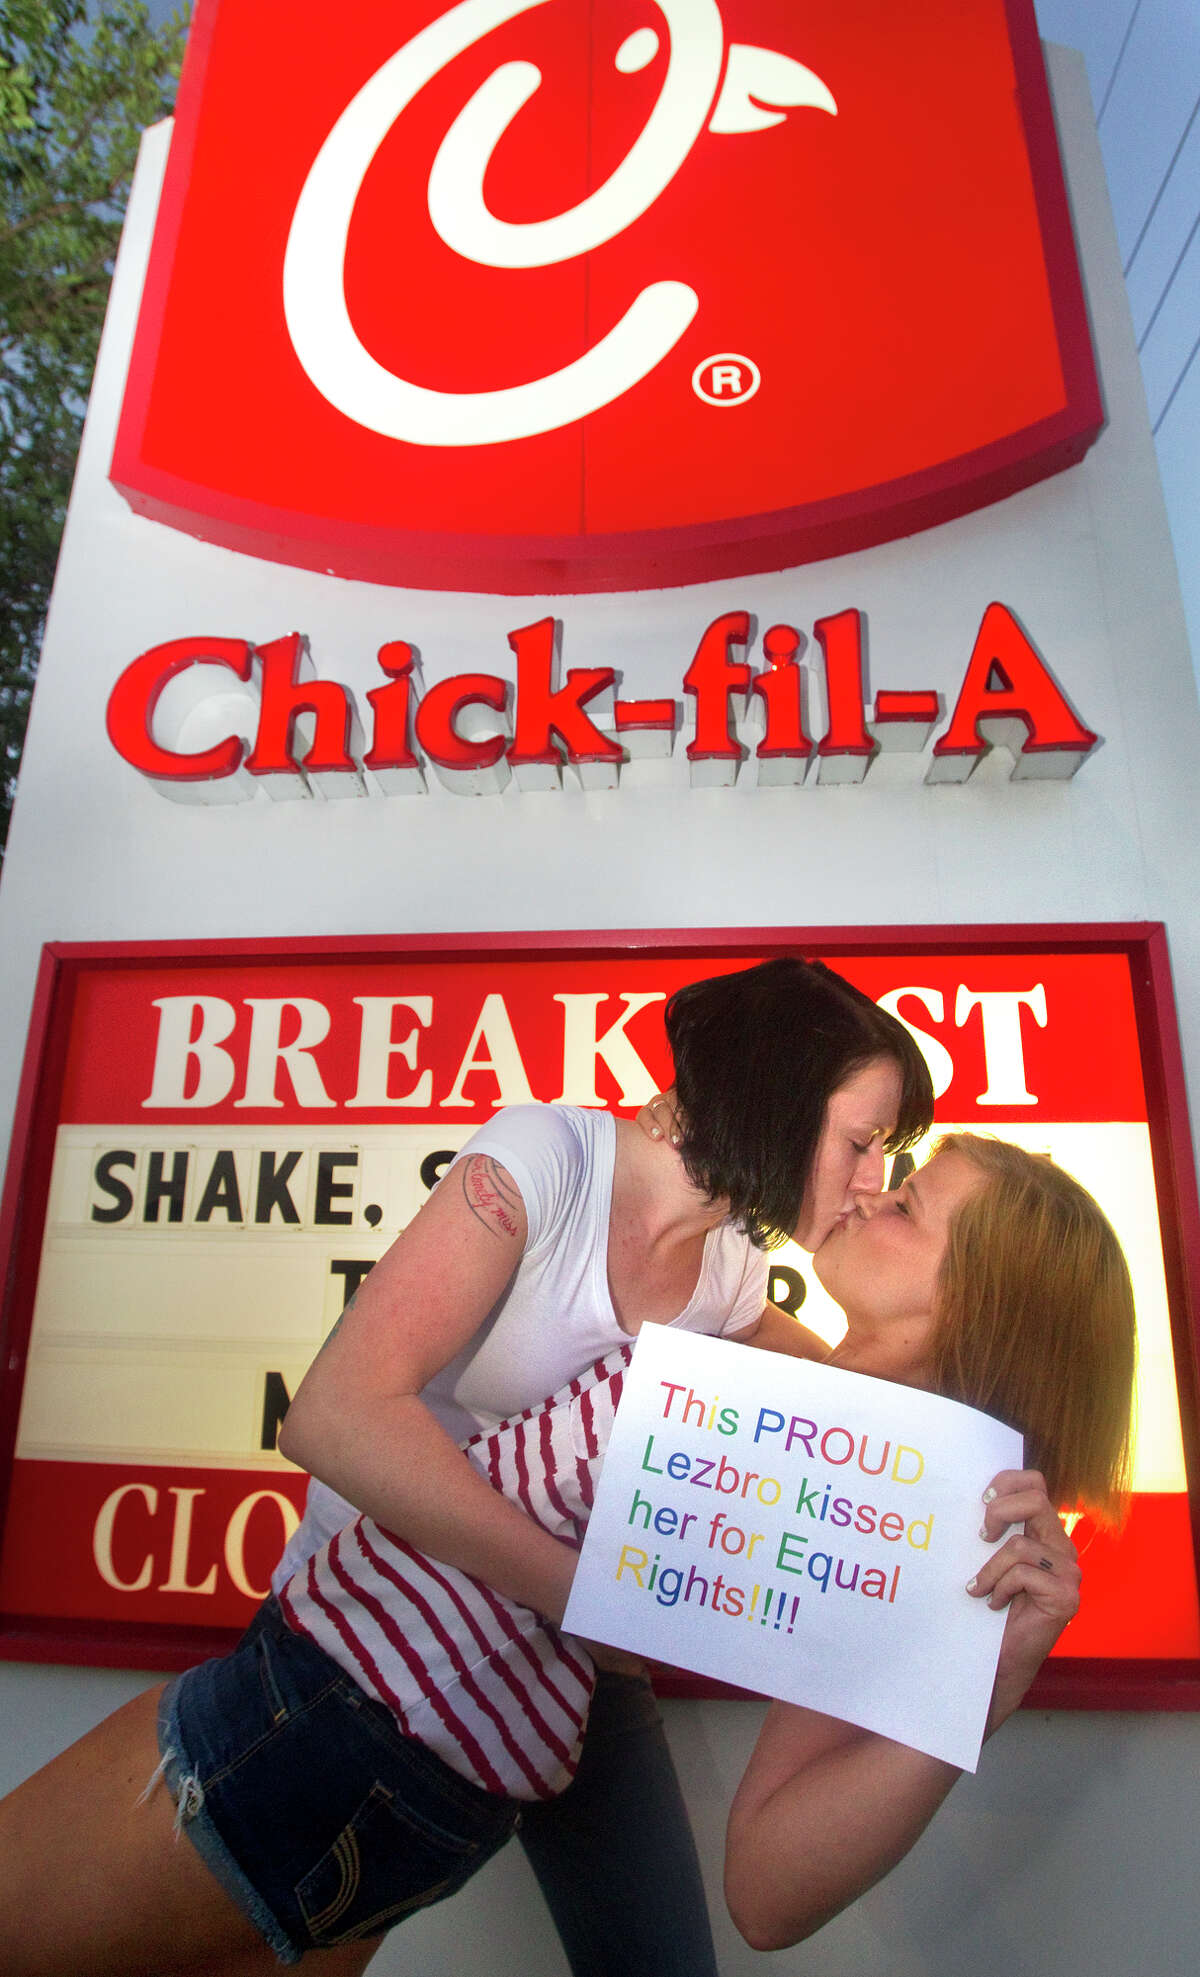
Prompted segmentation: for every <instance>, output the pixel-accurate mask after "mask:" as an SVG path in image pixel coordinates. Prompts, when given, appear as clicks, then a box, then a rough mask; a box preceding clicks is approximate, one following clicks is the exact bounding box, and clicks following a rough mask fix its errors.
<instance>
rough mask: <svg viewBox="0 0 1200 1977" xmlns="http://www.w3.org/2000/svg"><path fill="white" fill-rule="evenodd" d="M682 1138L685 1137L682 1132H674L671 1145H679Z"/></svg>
mask: <svg viewBox="0 0 1200 1977" xmlns="http://www.w3.org/2000/svg"><path fill="white" fill-rule="evenodd" d="M682 1139H683V1134H682V1133H672V1134H671V1145H672V1146H678V1145H679V1143H680V1141H681V1140H682Z"/></svg>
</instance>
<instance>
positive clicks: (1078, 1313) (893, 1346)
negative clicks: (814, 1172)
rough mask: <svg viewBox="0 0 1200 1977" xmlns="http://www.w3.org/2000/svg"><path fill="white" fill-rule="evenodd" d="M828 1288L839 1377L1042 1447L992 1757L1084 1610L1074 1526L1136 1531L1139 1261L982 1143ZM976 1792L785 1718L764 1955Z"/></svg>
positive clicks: (989, 1527) (1024, 1501)
mask: <svg viewBox="0 0 1200 1977" xmlns="http://www.w3.org/2000/svg"><path fill="white" fill-rule="evenodd" d="M815 1266H816V1271H817V1275H818V1276H819V1278H820V1279H821V1282H822V1283H823V1284H824V1285H825V1287H826V1289H827V1290H828V1291H829V1292H830V1293H831V1295H832V1296H833V1297H834V1298H835V1299H836V1300H837V1302H838V1303H840V1304H841V1305H842V1307H843V1309H844V1310H845V1312H846V1316H847V1331H846V1336H845V1338H844V1339H843V1340H842V1342H841V1343H840V1345H839V1346H838V1347H837V1348H836V1350H835V1351H834V1353H833V1355H832V1359H833V1363H835V1364H837V1365H840V1366H844V1367H848V1368H851V1369H855V1370H858V1371H861V1372H868V1373H875V1374H882V1375H883V1376H884V1377H885V1378H889V1379H894V1380H899V1381H902V1382H903V1383H905V1384H906V1385H911V1386H920V1387H924V1388H927V1389H928V1390H929V1391H931V1392H935V1393H940V1394H945V1395H946V1396H947V1397H948V1398H950V1399H954V1400H961V1401H964V1402H966V1403H967V1404H968V1405H970V1406H972V1407H978V1408H981V1409H983V1410H984V1411H985V1412H987V1413H989V1414H991V1415H993V1416H995V1417H996V1418H998V1419H1000V1420H1002V1421H1004V1422H1006V1423H1007V1424H1008V1425H1009V1426H1010V1427H1014V1428H1017V1429H1018V1430H1019V1431H1020V1433H1021V1434H1022V1435H1023V1436H1024V1438H1025V1461H1026V1464H1027V1468H1026V1469H1025V1470H1023V1471H1019V1472H1017V1471H1009V1472H1005V1473H1004V1474H1002V1475H1000V1476H997V1477H995V1478H994V1479H993V1481H992V1484H991V1485H990V1486H989V1488H988V1489H987V1490H986V1491H985V1493H984V1511H983V1528H982V1532H981V1536H982V1537H983V1538H984V1539H985V1541H986V1542H987V1543H989V1544H990V1545H992V1546H994V1547H995V1549H994V1550H993V1551H992V1553H991V1555H990V1556H989V1557H988V1559H987V1560H986V1562H985V1564H984V1565H983V1566H982V1568H981V1569H980V1571H979V1572H978V1573H977V1574H976V1575H975V1577H974V1578H973V1579H972V1580H971V1582H970V1584H969V1586H968V1587H967V1591H968V1593H969V1594H970V1595H971V1596H972V1597H973V1598H976V1599H986V1600H987V1601H988V1603H989V1605H991V1606H992V1607H995V1608H1007V1610H1008V1620H1007V1624H1006V1626H1005V1631H1004V1639H1003V1644H1002V1647H1001V1652H1000V1661H999V1667H998V1670H997V1675H996V1682H995V1687H994V1689H993V1694H992V1703H991V1709H990V1712H989V1716H988V1729H987V1734H988V1735H989V1736H991V1735H992V1734H993V1732H994V1731H995V1730H997V1729H998V1728H999V1727H1000V1725H1001V1724H1002V1723H1003V1722H1004V1721H1005V1720H1006V1719H1007V1718H1008V1717H1009V1716H1010V1715H1011V1714H1012V1712H1013V1711H1014V1710H1015V1709H1016V1708H1017V1706H1018V1704H1019V1703H1020V1701H1021V1699H1022V1697H1023V1696H1024V1695H1025V1693H1026V1691H1027V1689H1028V1687H1029V1684H1030V1683H1031V1682H1032V1680H1033V1678H1034V1676H1035V1675H1036V1673H1037V1671H1038V1669H1039V1668H1040V1667H1041V1664H1042V1662H1043V1661H1044V1659H1045V1657H1046V1655H1047V1654H1048V1653H1049V1652H1050V1649H1051V1648H1052V1647H1053V1645H1054V1643H1055V1641H1056V1640H1057V1639H1058V1637H1059V1635H1060V1634H1061V1632H1062V1630H1063V1628H1064V1627H1065V1626H1066V1625H1067V1623H1068V1621H1069V1620H1070V1619H1071V1618H1072V1617H1073V1615H1074V1614H1075V1612H1076V1610H1077V1607H1078V1603H1079V1585H1080V1572H1079V1565H1078V1561H1077V1559H1076V1556H1075V1550H1074V1547H1073V1545H1072V1544H1071V1541H1070V1539H1069V1538H1068V1537H1067V1535H1066V1532H1065V1530H1064V1528H1063V1524H1062V1521H1061V1518H1060V1515H1059V1512H1060V1511H1073V1510H1087V1511H1089V1512H1090V1513H1091V1514H1092V1515H1093V1516H1094V1517H1096V1518H1097V1519H1098V1520H1099V1521H1100V1522H1102V1523H1108V1524H1117V1523H1119V1522H1120V1519H1121V1516H1122V1514H1123V1508H1124V1501H1125V1492H1126V1489H1127V1486H1128V1465H1129V1432H1130V1411H1131V1398H1132V1390H1133V1376H1134V1362H1135V1330H1134V1310H1133V1293H1132V1289H1131V1286H1130V1281H1129V1272H1128V1269H1127V1267H1126V1263H1125V1258H1124V1256H1123V1254H1122V1252H1121V1247H1120V1244H1119V1243H1118V1241H1117V1238H1116V1236H1115V1234H1114V1232H1113V1230H1112V1227H1111V1226H1110V1224H1109V1222H1108V1221H1107V1220H1106V1218H1105V1216H1104V1215H1103V1213H1102V1212H1101V1210H1100V1209H1099V1207H1098V1206H1097V1204H1096V1202H1095V1201H1094V1200H1093V1199H1092V1197H1091V1195H1089V1194H1088V1193H1087V1191H1086V1189H1084V1188H1083V1187H1081V1186H1080V1184H1079V1182H1078V1181H1076V1180H1074V1179H1073V1178H1072V1177H1071V1176H1070V1175H1069V1174H1067V1173H1065V1172H1064V1171H1063V1170H1062V1169H1061V1168H1059V1167H1056V1166H1055V1165H1054V1163H1053V1162H1052V1161H1050V1160H1049V1159H1047V1158H1046V1157H1045V1156H1044V1155H1036V1154H1031V1153H1027V1152H1025V1151H1023V1150H1022V1149H1021V1148H1020V1147H1016V1146H1012V1145H1009V1144H1007V1143H1006V1142H1004V1141H999V1140H989V1139H983V1138H979V1137H977V1136H975V1135H972V1134H966V1133H960V1134H950V1135H947V1136H946V1137H945V1138H943V1139H942V1140H941V1141H940V1142H939V1143H938V1146H937V1147H936V1149H935V1151H934V1154H933V1156H932V1158H931V1159H930V1160H929V1161H928V1162H927V1163H926V1164H925V1166H923V1167H921V1168H919V1169H918V1170H917V1171H916V1173H915V1174H913V1175H911V1176H910V1177H909V1179H908V1180H907V1181H906V1182H905V1183H904V1185H903V1187H901V1188H900V1189H899V1190H898V1191H897V1192H896V1193H894V1194H886V1195H881V1196H879V1197H876V1198H875V1199H874V1200H872V1201H865V1200H864V1201H863V1202H862V1203H860V1204H859V1206H858V1208H857V1210H856V1211H855V1212H854V1213H853V1214H852V1215H850V1216H849V1217H847V1218H845V1219H844V1220H843V1221H842V1222H841V1223H839V1225H838V1226H837V1228H836V1229H835V1230H834V1232H833V1233H832V1234H831V1235H830V1236H829V1237H828V1238H827V1239H826V1241H825V1242H824V1244H822V1246H821V1247H820V1249H818V1251H817V1253H816V1257H815ZM1006 1533H1008V1534H1009V1535H1007V1536H1006ZM958 1776H959V1773H958V1771H957V1770H956V1768H955V1767H954V1766H953V1765H950V1764H946V1763H943V1762H942V1761H941V1760H940V1759H938V1758H933V1757H928V1756H926V1755H925V1754H924V1753H922V1752H920V1751H914V1750H910V1749H909V1748H908V1747H907V1746H905V1745H903V1744H898V1743H894V1742H892V1741H891V1740H890V1739H889V1738H887V1737H881V1736H878V1735H876V1734H875V1733H873V1732H871V1731H867V1730H860V1729H856V1728H855V1727H854V1726H852V1725H850V1724H847V1723H842V1722H838V1721H837V1720H836V1719H834V1718H832V1717H829V1716H822V1715H820V1714H818V1713H817V1712H816V1711H814V1710H809V1709H802V1708H799V1707H797V1706H796V1705H794V1704H792V1703H780V1702H777V1703H773V1704H772V1705H771V1707H770V1709H769V1711H768V1713H767V1717H766V1720H765V1722H764V1724H763V1728H762V1731H761V1733H760V1735H759V1738H758V1742H757V1744H756V1746H755V1749H754V1752H753V1754H752V1756H751V1759H750V1762H749V1764H748V1766H747V1768H746V1772H745V1775H744V1777H743V1779H742V1782H741V1784H740V1785H739V1787H738V1791H737V1794H736V1796H735V1799H734V1803H733V1807H732V1810H731V1812H730V1817H729V1826H728V1833H727V1841H726V1868H725V1888H726V1899H727V1901H728V1904H729V1909H730V1913H731V1914H732V1916H733V1919H734V1921H735V1922H736V1924H737V1926H738V1928H739V1929H740V1930H741V1932H742V1934H743V1935H744V1936H745V1937H746V1940H747V1941H748V1942H749V1943H750V1944H751V1945H752V1946H753V1947H754V1948H755V1949H762V1950H774V1949H783V1948H786V1947H787V1946H788V1945H789V1944H791V1943H794V1942H797V1941H799V1940H800V1939H801V1938H803V1937H805V1936H808V1935H811V1934H812V1933H813V1931H814V1930H816V1929H819V1928H820V1927H821V1926H822V1925H823V1924H824V1923H825V1922H827V1921H829V1920H830V1918H831V1917H832V1916H834V1915H836V1914H837V1913H838V1912H839V1911H840V1910H841V1909H843V1908H845V1907H846V1906H847V1905H848V1904H849V1903H850V1902H852V1901H854V1900H855V1899H856V1898H857V1897H858V1896H859V1895H861V1894H863V1893H865V1891H866V1889H867V1888H869V1887H871V1886H872V1885H873V1884H874V1883H875V1882H876V1881H878V1880H879V1879H880V1878H881V1877H882V1876H883V1875H884V1874H886V1873H887V1872H888V1870H889V1869H890V1868H891V1867H893V1866H895V1864H896V1862H897V1861H898V1860H900V1859H902V1858H903V1856H904V1855H905V1854H906V1853H907V1852H908V1850H909V1848H910V1847H911V1846H912V1845H913V1844H914V1842H915V1841H916V1840H917V1839H918V1838H919V1837H920V1834H921V1833H922V1832H923V1831H924V1829H925V1827H926V1826H927V1825H928V1823H929V1820H930V1819H931V1818H932V1817H933V1814H934V1813H935V1812H936V1811H937V1809H938V1807H939V1806H940V1805H941V1803H942V1801H943V1800H944V1798H945V1797H946V1794H947V1793H948V1792H949V1791H950V1789H951V1787H952V1785H953V1784H954V1783H955V1781H956V1779H957V1778H958Z"/></svg>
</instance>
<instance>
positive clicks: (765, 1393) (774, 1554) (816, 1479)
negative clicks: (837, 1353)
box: [566, 1325, 1022, 1771]
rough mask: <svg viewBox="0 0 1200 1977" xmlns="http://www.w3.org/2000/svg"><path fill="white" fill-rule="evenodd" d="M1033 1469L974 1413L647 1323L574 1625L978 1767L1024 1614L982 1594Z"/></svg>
mask: <svg viewBox="0 0 1200 1977" xmlns="http://www.w3.org/2000/svg"><path fill="white" fill-rule="evenodd" d="M1021 1466H1022V1447H1021V1438H1020V1436H1019V1435H1018V1434H1016V1433H1015V1432H1014V1431H1013V1430H1012V1429H1011V1428H1006V1427H1003V1426H1001V1424H1000V1423H998V1422H996V1421H992V1420H991V1419H989V1417H988V1416H987V1415H985V1414H980V1413H978V1412H976V1410H975V1409H973V1408H969V1407H963V1406H960V1405H959V1404H958V1403H957V1402H955V1401H948V1400H943V1399H941V1398H939V1397H938V1396H936V1395H933V1394H927V1393H921V1392H918V1391H916V1390H915V1389H914V1388H911V1387H902V1386H895V1385H893V1384H892V1383H891V1382H889V1381H886V1380H873V1379H868V1378H867V1377H865V1376H864V1375H862V1374H859V1373H848V1372H843V1371H841V1370H840V1369H839V1368H837V1367H832V1366H821V1365H814V1364H811V1363H810V1362H808V1361H805V1360H798V1359H787V1358H782V1357H780V1356H779V1355H778V1354H774V1353H767V1352H755V1351H748V1350H746V1349H745V1348H743V1347H739V1346H736V1345H732V1344H730V1343H729V1342H728V1341H724V1340H720V1339H710V1338H701V1337H697V1336H695V1335H693V1334H689V1333H686V1332H678V1333H677V1332H672V1331H669V1330H667V1329H666V1328H664V1327H662V1326H658V1325H648V1326H646V1327H645V1328H644V1330H643V1331H642V1332H641V1333H640V1335H639V1338H638V1343H637V1347H636V1350H635V1352H634V1355H633V1362H632V1364H631V1366H630V1369H629V1373H628V1376H627V1381H626V1385H625V1389H624V1392H623V1394H622V1398H621V1406H620V1409H619V1411H618V1414H617V1418H616V1423H615V1426H614V1429H613V1435H612V1440H611V1442H610V1444H609V1448H608V1453H607V1456H606V1458H605V1464H604V1469H603V1473H602V1475H601V1479H600V1484H599V1488H598V1491H597V1496H596V1504H595V1508H594V1510H593V1512H592V1518H591V1523H590V1525H589V1527H588V1533H587V1538H586V1540H585V1543H584V1546H583V1551H582V1554H581V1557H580V1562H579V1569H578V1571H577V1573H576V1575H575V1584H574V1588H573V1590H572V1593H571V1598H570V1602H569V1604H568V1607H567V1613H566V1625H567V1627H568V1628H569V1629H570V1630H571V1631H572V1632H574V1633H577V1634H581V1635H583V1636H584V1637H585V1638H589V1639H592V1640H599V1641H606V1642H608V1643H609V1644H610V1645H613V1646H616V1647H622V1648H627V1649H629V1650H631V1651H632V1652H634V1653H639V1654H644V1655H648V1656H650V1657H651V1658H652V1659H654V1660H658V1661H664V1662H668V1663H670V1664H672V1665H674V1666H676V1667H681V1668H688V1669H693V1670H695V1671H696V1672H697V1673H698V1674H702V1675H709V1676H713V1677H715V1678H717V1679H718V1680H721V1681H726V1682H734V1683H737V1684H738V1685H739V1686H741V1687H743V1688H749V1689H754V1690H757V1691H759V1692H761V1693H763V1694H766V1695H771V1696H779V1697H781V1698H783V1699H784V1700H785V1701H789V1702H797V1703H803V1704H805V1705H806V1706H807V1707H809V1708H811V1709H818V1710H821V1711H823V1712H825V1713H826V1714H828V1715H832V1716H838V1717H841V1718H843V1719H844V1720H845V1721H846V1722H849V1723H855V1724H858V1725H860V1726H861V1727H862V1728H863V1729H868V1730H875V1731H878V1732H880V1733H881V1734H882V1735H884V1736H887V1737H894V1738H896V1739H897V1740H898V1741H899V1742H901V1743H905V1744H910V1745H912V1746H913V1747H914V1748H915V1749H917V1750H923V1751H928V1752H929V1753H930V1754H931V1755H933V1756H935V1757H940V1758H944V1759H946V1760H947V1761H948V1762H950V1763H952V1764H957V1765H960V1766H962V1767H963V1768H964V1769H965V1770H969V1771H973V1770H974V1769H975V1767H976V1765H977V1763H978V1761H979V1750H980V1745H981V1743H982V1740H983V1732H984V1727H985V1724H986V1720H987V1711H988V1703H989V1699H990V1696H991V1690H992V1683H993V1680H994V1677H995V1672H996V1662H997V1658H998V1656H999V1652H1000V1640H1001V1635H1002V1633H1003V1630H1004V1615H1003V1614H1001V1613H994V1612H993V1611H992V1610H991V1609H990V1608H989V1607H988V1605H987V1603H986V1601H982V1600H977V1599H972V1598H971V1597H970V1596H969V1594H968V1593H967V1592H966V1590H965V1587H966V1582H967V1580H968V1579H970V1578H971V1577H972V1575H973V1574H974V1573H975V1572H976V1571H978V1569H979V1567H980V1565H981V1564H982V1563H983V1561H984V1559H985V1558H986V1556H987V1553H988V1546H987V1545H986V1543H985V1542H984V1541H983V1540H981V1538H980V1535H979V1531H980V1524H981V1521H982V1516H983V1508H982V1502H981V1498H982V1494H983V1491H984V1489H985V1488H986V1487H987V1484H988V1482H989V1481H990V1479H991V1477H992V1476H993V1475H994V1474H995V1473H996V1472H997V1471H998V1470H1001V1469H1019V1468H1020V1467H1021Z"/></svg>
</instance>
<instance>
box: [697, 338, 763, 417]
mask: <svg viewBox="0 0 1200 1977" xmlns="http://www.w3.org/2000/svg"><path fill="white" fill-rule="evenodd" d="M761 383H762V372H761V371H760V370H759V368H758V365H757V364H756V363H755V361H754V359H753V357H742V356H740V355H739V354H738V352H737V351H736V350H721V351H719V352H718V353H717V355H716V356H715V357H705V358H704V359H703V360H702V361H701V362H700V363H699V364H697V366H696V368H695V370H694V371H693V372H692V390H693V391H694V392H695V394H696V396H697V398H702V399H703V400H704V403H705V404H706V405H744V404H745V403H746V401H747V399H750V398H753V396H754V394H755V392H756V391H757V390H758V387H759V385H760V384H761Z"/></svg>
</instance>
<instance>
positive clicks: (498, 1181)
mask: <svg viewBox="0 0 1200 1977" xmlns="http://www.w3.org/2000/svg"><path fill="white" fill-rule="evenodd" d="M459 1172H460V1173H461V1175H462V1191H463V1199H464V1201H465V1202H466V1204H467V1207H468V1208H469V1209H470V1211H471V1213H472V1215H474V1217H475V1219H476V1221H478V1222H482V1223H483V1226H484V1228H485V1229H488V1230H490V1232H491V1234H492V1235H494V1236H498V1235H505V1236H515V1235H516V1233H517V1230H518V1226H519V1224H518V1220H517V1217H518V1216H519V1214H520V1211H521V1197H520V1194H519V1193H518V1191H517V1189H516V1188H515V1187H514V1186H513V1184H512V1182H511V1181H510V1180H509V1178H508V1176H507V1174H505V1173H504V1172H503V1171H502V1169H501V1168H499V1167H498V1166H497V1165H496V1162H495V1161H494V1160H492V1159H490V1158H489V1157H488V1155H487V1154H485V1153H477V1154H475V1155H474V1157H473V1158H472V1159H470V1160H464V1161H463V1162H462V1163H461V1165H460V1167H459Z"/></svg>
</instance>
